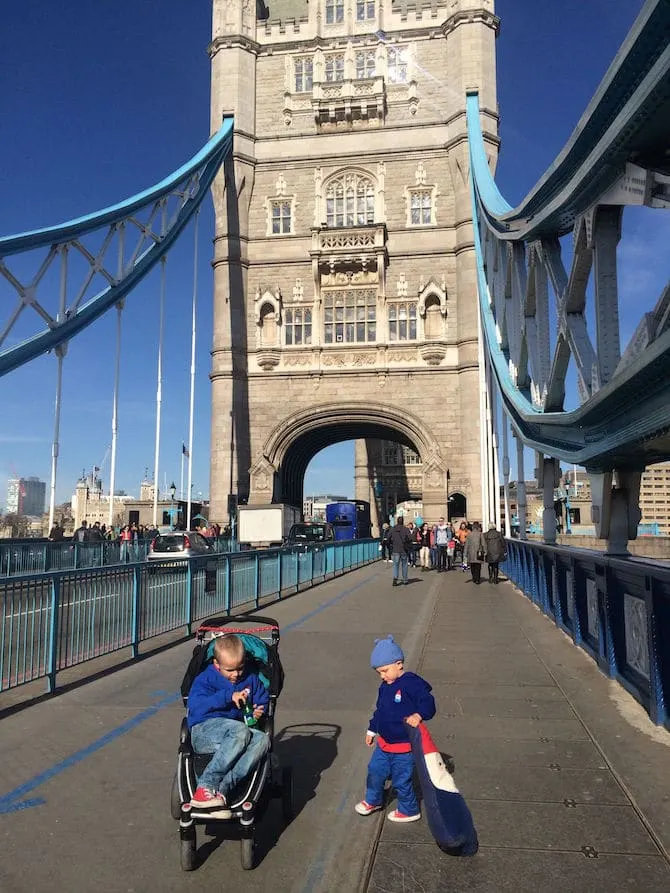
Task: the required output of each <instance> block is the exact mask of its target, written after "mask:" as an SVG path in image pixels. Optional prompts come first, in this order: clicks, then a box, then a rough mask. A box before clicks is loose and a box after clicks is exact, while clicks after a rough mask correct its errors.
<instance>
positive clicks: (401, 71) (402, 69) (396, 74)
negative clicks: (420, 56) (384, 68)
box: [388, 47, 409, 84]
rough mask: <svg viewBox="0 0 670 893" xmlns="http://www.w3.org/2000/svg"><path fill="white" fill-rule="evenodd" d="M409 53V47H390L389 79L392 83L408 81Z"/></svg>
mask: <svg viewBox="0 0 670 893" xmlns="http://www.w3.org/2000/svg"><path fill="white" fill-rule="evenodd" d="M408 59H409V53H408V51H407V47H389V51H388V79H389V81H390V83H392V84H405V83H407V67H408V66H407V63H408Z"/></svg>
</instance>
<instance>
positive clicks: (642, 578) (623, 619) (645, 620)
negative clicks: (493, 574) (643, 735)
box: [503, 540, 670, 728]
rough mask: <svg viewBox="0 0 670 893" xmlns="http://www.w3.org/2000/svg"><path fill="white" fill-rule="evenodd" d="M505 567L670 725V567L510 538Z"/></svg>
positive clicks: (576, 640) (537, 602) (602, 665)
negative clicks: (669, 706) (669, 708)
mask: <svg viewBox="0 0 670 893" xmlns="http://www.w3.org/2000/svg"><path fill="white" fill-rule="evenodd" d="M503 568H504V571H505V573H506V574H507V576H508V577H509V578H510V579H511V580H512V582H514V583H515V584H516V585H517V586H518V587H519V588H520V589H521V590H522V591H523V592H524V593H525V594H526V595H527V596H528V598H530V599H531V601H533V603H534V604H535V605H537V607H538V608H539V609H540V610H541V611H543V612H544V613H545V614H546V615H547V616H548V617H550V618H551V619H552V620H553V621H554V622H555V624H556V626H558V627H559V628H560V629H562V630H563V631H564V632H565V633H567V634H568V635H569V636H570V637H571V638H572V640H573V642H574V643H575V645H578V646H579V647H580V648H582V649H583V650H584V651H585V652H586V653H587V654H589V655H590V656H591V657H592V658H593V659H594V660H595V661H596V663H597V664H598V666H599V667H600V669H601V670H602V671H603V672H604V673H605V674H606V675H608V676H609V677H610V678H611V679H615V680H617V681H618V682H619V683H621V685H623V687H624V688H625V689H626V690H627V691H629V692H630V693H631V694H632V695H633V697H635V698H636V699H637V700H638V701H639V702H640V703H641V704H642V705H643V706H644V707H645V709H646V710H647V711H648V712H649V715H650V717H651V719H652V721H653V722H655V723H656V724H657V725H665V727H666V728H670V718H669V716H668V698H669V697H670V565H668V564H667V563H664V562H663V563H662V562H654V561H649V560H643V559H621V558H614V557H611V556H608V555H606V554H604V553H602V552H594V551H589V550H587V549H568V548H564V547H558V546H547V545H544V544H540V543H529V542H520V541H519V540H510V541H509V542H508V558H507V561H506V562H505V564H504V565H503Z"/></svg>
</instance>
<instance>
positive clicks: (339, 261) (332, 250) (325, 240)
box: [309, 223, 387, 287]
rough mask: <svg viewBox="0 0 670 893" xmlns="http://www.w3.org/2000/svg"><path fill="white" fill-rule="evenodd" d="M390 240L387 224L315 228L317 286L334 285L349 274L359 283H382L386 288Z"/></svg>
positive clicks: (314, 258) (311, 251)
mask: <svg viewBox="0 0 670 893" xmlns="http://www.w3.org/2000/svg"><path fill="white" fill-rule="evenodd" d="M386 239H387V234H386V226H385V224H383V223H369V224H366V225H363V226H344V227H339V226H338V227H333V228H330V227H327V226H325V225H324V226H322V227H314V228H313V229H312V246H311V248H310V252H309V253H310V257H311V258H312V266H313V271H314V282H315V284H316V285H317V287H320V286H321V285H334V284H336V280H337V277H338V276H342V275H343V273H342V272H341V271H347V272H348V273H349V274H354V275H355V276H356V281H358V282H361V283H363V282H366V283H368V282H379V283H380V285H382V286H383V282H384V270H385V268H386ZM338 271H339V272H338Z"/></svg>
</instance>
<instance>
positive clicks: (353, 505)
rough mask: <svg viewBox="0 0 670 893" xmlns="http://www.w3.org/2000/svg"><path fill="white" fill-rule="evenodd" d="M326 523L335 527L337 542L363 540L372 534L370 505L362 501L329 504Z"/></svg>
mask: <svg viewBox="0 0 670 893" xmlns="http://www.w3.org/2000/svg"><path fill="white" fill-rule="evenodd" d="M326 521H328V523H330V524H332V525H333V529H334V530H335V539H336V540H361V539H367V538H368V537H369V536H371V534H372V526H371V524H370V503H369V502H364V501H363V500H362V499H357V500H352V501H347V502H330V503H328V505H327V506H326Z"/></svg>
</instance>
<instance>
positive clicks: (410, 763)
mask: <svg viewBox="0 0 670 893" xmlns="http://www.w3.org/2000/svg"><path fill="white" fill-rule="evenodd" d="M413 773H414V757H413V756H412V754H411V753H387V752H386V751H384V750H382V749H381V748H380V747H375V749H374V753H373V754H372V757H371V758H370V762H369V764H368V779H367V787H366V789H365V800H366V802H367V803H369V804H370V806H379V805H380V804H381V802H382V800H383V799H384V782H385V781H386V779H387V778H390V779H391V784H392V785H393V787H394V788H395V791H396V794H397V795H398V812H402V813H404V814H405V815H416V814H417V813H418V812H419V804H418V803H417V799H416V794H415V793H414V783H413V781H412V775H413Z"/></svg>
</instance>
